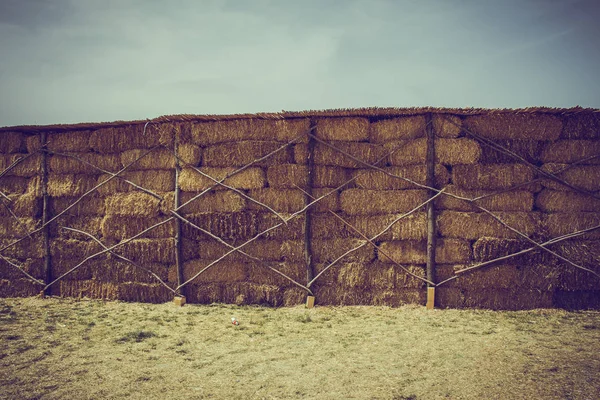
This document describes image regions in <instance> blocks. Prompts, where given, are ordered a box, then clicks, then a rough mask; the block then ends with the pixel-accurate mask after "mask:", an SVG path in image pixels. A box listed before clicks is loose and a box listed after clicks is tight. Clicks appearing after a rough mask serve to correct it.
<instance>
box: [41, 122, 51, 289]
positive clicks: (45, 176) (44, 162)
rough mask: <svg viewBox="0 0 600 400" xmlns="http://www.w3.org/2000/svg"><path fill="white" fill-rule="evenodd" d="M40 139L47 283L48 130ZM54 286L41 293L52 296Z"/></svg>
mask: <svg viewBox="0 0 600 400" xmlns="http://www.w3.org/2000/svg"><path fill="white" fill-rule="evenodd" d="M40 140H41V141H42V179H41V181H42V182H41V184H42V226H43V227H44V229H43V230H42V238H43V241H44V282H45V283H46V285H48V283H50V282H52V263H51V260H50V234H49V232H48V230H49V226H48V225H46V223H47V222H48V220H49V219H50V218H49V210H48V154H47V153H46V146H47V136H46V132H42V134H41V138H40ZM51 294H52V287H49V286H46V287H45V288H44V290H43V291H42V293H41V295H42V297H44V296H50V295H51Z"/></svg>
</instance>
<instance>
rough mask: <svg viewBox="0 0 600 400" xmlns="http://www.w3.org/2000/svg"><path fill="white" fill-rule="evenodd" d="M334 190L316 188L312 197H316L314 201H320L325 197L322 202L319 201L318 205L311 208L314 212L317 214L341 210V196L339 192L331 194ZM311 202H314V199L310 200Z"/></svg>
mask: <svg viewBox="0 0 600 400" xmlns="http://www.w3.org/2000/svg"><path fill="white" fill-rule="evenodd" d="M333 190H334V188H315V189H313V190H312V196H313V197H314V200H317V199H319V198H320V197H321V196H325V197H323V198H322V199H321V200H319V201H318V202H317V203H315V204H314V205H313V206H311V210H314V211H316V212H328V211H329V210H331V211H334V212H336V211H339V210H340V194H339V193H338V191H334V192H333V193H331V192H332V191H333ZM308 201H309V202H312V201H313V200H312V199H310V198H309V199H308Z"/></svg>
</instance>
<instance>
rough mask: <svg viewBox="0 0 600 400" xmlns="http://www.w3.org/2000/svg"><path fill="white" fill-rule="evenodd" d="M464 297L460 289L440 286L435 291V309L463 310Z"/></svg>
mask: <svg viewBox="0 0 600 400" xmlns="http://www.w3.org/2000/svg"><path fill="white" fill-rule="evenodd" d="M464 303H465V296H464V294H463V290H462V289H458V288H453V287H446V286H442V287H439V288H436V289H435V307H436V308H463V307H464Z"/></svg>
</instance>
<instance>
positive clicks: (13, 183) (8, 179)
mask: <svg viewBox="0 0 600 400" xmlns="http://www.w3.org/2000/svg"><path fill="white" fill-rule="evenodd" d="M30 180H32V179H29V178H23V177H19V176H3V177H2V178H0V192H2V193H4V194H6V195H11V194H24V193H25V192H27V191H28V188H29V181H30Z"/></svg>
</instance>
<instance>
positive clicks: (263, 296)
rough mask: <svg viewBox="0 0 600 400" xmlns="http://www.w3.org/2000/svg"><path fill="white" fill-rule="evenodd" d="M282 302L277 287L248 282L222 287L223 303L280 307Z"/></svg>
mask: <svg viewBox="0 0 600 400" xmlns="http://www.w3.org/2000/svg"><path fill="white" fill-rule="evenodd" d="M282 301H283V294H282V291H281V289H279V288H278V287H277V286H271V285H259V284H256V283H249V282H235V283H229V284H226V285H223V302H225V303H232V304H237V305H244V304H261V305H267V306H272V307H277V306H280V305H281V303H282Z"/></svg>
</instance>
